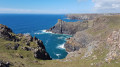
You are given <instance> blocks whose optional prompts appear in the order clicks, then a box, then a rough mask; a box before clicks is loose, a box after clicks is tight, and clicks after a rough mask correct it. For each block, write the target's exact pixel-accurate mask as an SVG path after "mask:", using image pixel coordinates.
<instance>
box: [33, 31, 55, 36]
mask: <svg viewBox="0 0 120 67" xmlns="http://www.w3.org/2000/svg"><path fill="white" fill-rule="evenodd" d="M34 34H38V35H39V34H53V33H52V32H48V31H47V30H40V31H38V32H35V33H34Z"/></svg>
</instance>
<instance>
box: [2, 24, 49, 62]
mask: <svg viewBox="0 0 120 67" xmlns="http://www.w3.org/2000/svg"><path fill="white" fill-rule="evenodd" d="M0 38H1V39H4V40H6V41H10V43H7V44H6V45H5V47H6V49H8V50H24V51H31V52H33V54H34V57H35V58H37V59H42V60H51V58H50V56H49V54H48V53H47V51H46V49H45V47H44V45H43V42H42V41H41V40H39V39H37V38H36V37H34V38H33V37H32V36H30V35H29V34H14V33H13V32H12V30H11V29H10V28H8V27H7V26H5V25H2V24H0ZM11 42H12V43H11ZM0 45H1V44H0Z"/></svg>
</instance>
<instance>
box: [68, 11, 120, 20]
mask: <svg viewBox="0 0 120 67" xmlns="http://www.w3.org/2000/svg"><path fill="white" fill-rule="evenodd" d="M113 15H120V13H101V14H97V13H95V14H67V15H66V16H67V17H68V18H69V19H77V20H93V19H95V18H99V17H102V16H113Z"/></svg>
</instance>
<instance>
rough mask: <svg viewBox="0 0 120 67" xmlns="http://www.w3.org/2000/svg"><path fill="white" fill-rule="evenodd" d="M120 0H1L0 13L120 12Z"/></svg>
mask: <svg viewBox="0 0 120 67" xmlns="http://www.w3.org/2000/svg"><path fill="white" fill-rule="evenodd" d="M119 12H120V0H0V13H35V14H69V13H119Z"/></svg>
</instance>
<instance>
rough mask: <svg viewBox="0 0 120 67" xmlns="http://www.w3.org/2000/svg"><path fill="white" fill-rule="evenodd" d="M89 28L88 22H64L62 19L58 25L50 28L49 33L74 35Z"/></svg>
mask: <svg viewBox="0 0 120 67" xmlns="http://www.w3.org/2000/svg"><path fill="white" fill-rule="evenodd" d="M87 28H88V22H87V21H84V22H80V21H78V22H65V21H62V20H61V19H58V23H57V24H55V26H53V27H52V28H50V29H49V30H47V31H51V32H53V33H58V34H70V35H73V34H75V33H76V32H77V31H82V30H85V29H87Z"/></svg>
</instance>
